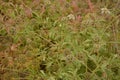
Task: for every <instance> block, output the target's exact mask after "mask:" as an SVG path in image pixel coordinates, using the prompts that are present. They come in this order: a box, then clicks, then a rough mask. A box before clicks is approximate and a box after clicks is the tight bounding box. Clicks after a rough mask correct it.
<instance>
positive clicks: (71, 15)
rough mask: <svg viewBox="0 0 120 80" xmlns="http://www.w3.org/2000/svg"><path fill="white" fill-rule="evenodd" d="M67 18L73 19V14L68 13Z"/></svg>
mask: <svg viewBox="0 0 120 80" xmlns="http://www.w3.org/2000/svg"><path fill="white" fill-rule="evenodd" d="M67 18H68V19H69V20H75V16H74V15H73V14H69V15H68V16H67Z"/></svg>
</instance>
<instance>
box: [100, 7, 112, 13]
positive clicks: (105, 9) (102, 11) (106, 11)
mask: <svg viewBox="0 0 120 80" xmlns="http://www.w3.org/2000/svg"><path fill="white" fill-rule="evenodd" d="M101 13H102V14H111V12H110V11H109V10H108V9H107V8H101Z"/></svg>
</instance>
